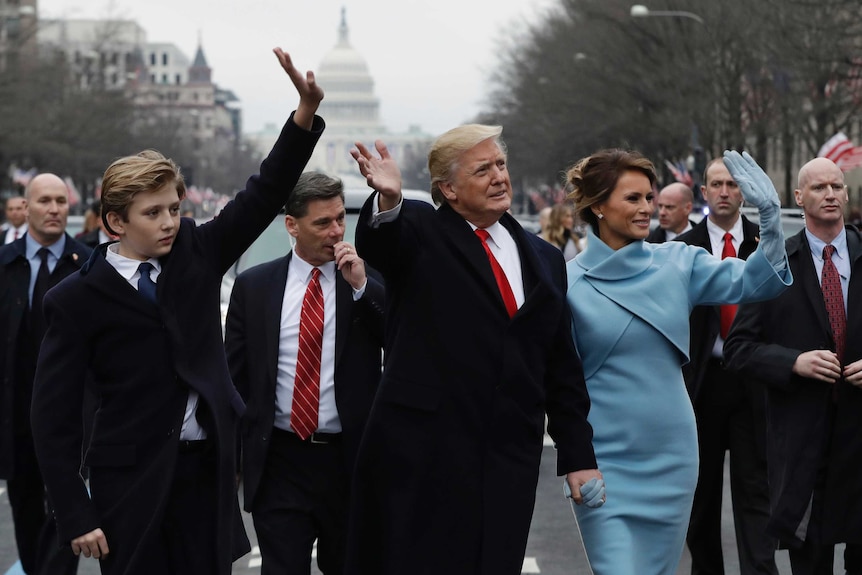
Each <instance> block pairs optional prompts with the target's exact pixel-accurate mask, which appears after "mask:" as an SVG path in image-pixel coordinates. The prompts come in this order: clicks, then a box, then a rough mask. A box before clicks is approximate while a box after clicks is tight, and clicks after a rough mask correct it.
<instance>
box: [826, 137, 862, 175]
mask: <svg viewBox="0 0 862 575" xmlns="http://www.w3.org/2000/svg"><path fill="white" fill-rule="evenodd" d="M817 157H818V158H828V159H830V160H832V161H833V162H835V164H836V165H837V166H838V167H839V168H841V171H842V172H848V171H850V170H852V169H853V168H858V167H859V166H862V147H860V146H854V145H853V142H851V141H850V138H848V137H847V135H846V134H845V133H844V132H838V133H837V134H835V135H834V136H832V137H831V138H829V139H828V140H827V141H826V143H825V144H823V146H822V147H821V148H820V151H818V152H817Z"/></svg>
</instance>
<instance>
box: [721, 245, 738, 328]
mask: <svg viewBox="0 0 862 575" xmlns="http://www.w3.org/2000/svg"><path fill="white" fill-rule="evenodd" d="M735 257H736V250H735V249H734V248H733V236H732V235H730V233H726V234H724V247H723V248H722V250H721V259H724V258H735ZM737 307H739V306H737V305H733V304H726V305H723V306H721V339H727V333H728V332H729V331H730V325H731V324H732V323H733V318H734V317H736V308H737Z"/></svg>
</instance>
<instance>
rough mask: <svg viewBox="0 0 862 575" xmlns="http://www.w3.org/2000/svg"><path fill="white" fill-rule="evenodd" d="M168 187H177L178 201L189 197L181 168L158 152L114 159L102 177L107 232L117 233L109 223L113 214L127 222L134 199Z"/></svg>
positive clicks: (103, 215)
mask: <svg viewBox="0 0 862 575" xmlns="http://www.w3.org/2000/svg"><path fill="white" fill-rule="evenodd" d="M168 184H175V185H176V187H177V195H178V199H179V200H182V199H183V198H184V197H185V196H186V184H185V180H183V175H182V173H180V168H179V166H177V164H176V163H174V161H173V160H171V159H169V158H166V157H165V156H163V155H162V154H161V153H159V152H157V151H155V150H144V151H143V152H140V153H138V154H135V155H134V156H125V157H123V158H120V159H118V160H115V161H114V162H113V163H112V164H111V165H110V166H108V169H107V170H105V175H104V176H103V177H102V223H103V224H105V229H106V230H107V231H108V232H109V233H111V234H116V232H115V231H114V230H112V229H111V226H110V225H109V224H108V214H109V213H110V212H114V213H116V214H117V215H119V216H120V218H122V220H123V221H124V222H127V221H129V206H130V205H131V204H132V201H134V199H135V196H137V195H138V194H140V193H151V192H156V191H158V190H160V189H162V188H163V187H164V186H166V185H168Z"/></svg>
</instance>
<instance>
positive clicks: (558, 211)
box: [545, 202, 575, 249]
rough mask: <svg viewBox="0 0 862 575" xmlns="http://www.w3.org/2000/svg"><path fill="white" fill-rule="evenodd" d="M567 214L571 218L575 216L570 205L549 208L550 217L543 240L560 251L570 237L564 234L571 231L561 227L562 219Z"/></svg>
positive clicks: (557, 205)
mask: <svg viewBox="0 0 862 575" xmlns="http://www.w3.org/2000/svg"><path fill="white" fill-rule="evenodd" d="M567 214H571V215H572V217H574V215H575V210H574V208H573V206H572V205H571V204H570V203H568V202H566V203H562V204H556V205H554V207H553V208H551V215H550V217H549V219H548V231H547V237H546V238H545V239H547V240H548V241H549V242H550V243H552V244H554V245H555V246H558V247H559V248H560V249H563V248H564V247H565V246H566V241H567V240H568V239H569V237H571V236H570V235H568V234H567V233H566V232H569V233H571V230H568V229H567V228H566V227H565V226H564V225H563V218H564V217H565V216H566V215H567Z"/></svg>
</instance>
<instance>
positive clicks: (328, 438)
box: [272, 427, 341, 445]
mask: <svg viewBox="0 0 862 575" xmlns="http://www.w3.org/2000/svg"><path fill="white" fill-rule="evenodd" d="M272 436H273V438H282V439H292V440H293V441H298V442H300V443H313V444H315V445H329V444H331V443H340V442H341V434H340V433H322V432H320V431H315V432H314V433H312V434H311V435H309V436H308V437H307V438H306V439H300V438H299V436H298V435H297V434H295V433H293V432H292V431H285V430H284V429H281V428H279V427H273V428H272Z"/></svg>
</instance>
